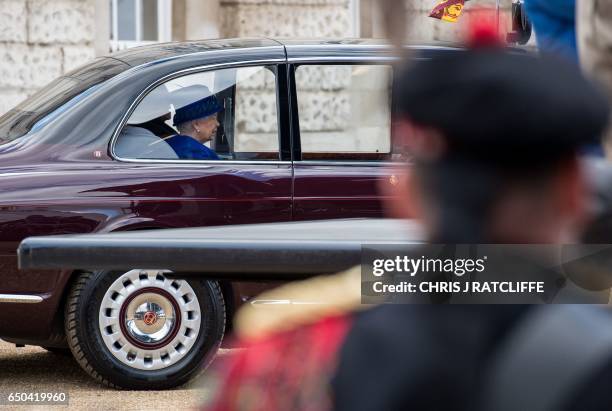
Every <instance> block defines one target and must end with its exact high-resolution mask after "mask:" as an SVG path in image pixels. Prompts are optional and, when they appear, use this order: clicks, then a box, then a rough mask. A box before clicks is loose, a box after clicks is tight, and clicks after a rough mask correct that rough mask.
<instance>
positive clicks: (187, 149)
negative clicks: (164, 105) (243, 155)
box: [165, 86, 223, 160]
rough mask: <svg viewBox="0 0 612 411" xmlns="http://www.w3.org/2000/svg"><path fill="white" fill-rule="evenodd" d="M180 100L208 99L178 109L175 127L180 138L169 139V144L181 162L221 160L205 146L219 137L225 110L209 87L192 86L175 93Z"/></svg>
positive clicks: (167, 139)
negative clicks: (188, 96)
mask: <svg viewBox="0 0 612 411" xmlns="http://www.w3.org/2000/svg"><path fill="white" fill-rule="evenodd" d="M175 93H176V94H177V96H178V97H183V99H184V96H185V95H194V94H197V95H198V96H203V95H204V96H206V97H204V98H200V99H198V100H195V101H194V100H191V101H192V102H191V103H189V104H187V105H184V106H182V107H180V108H177V109H176V112H175V114H174V126H175V127H176V128H177V129H178V132H179V134H177V135H174V136H171V137H168V138H166V139H165V140H166V142H167V143H168V144H170V146H171V147H172V148H173V149H174V151H175V152H176V154H177V155H178V157H179V158H181V159H189V160H218V159H219V157H218V156H217V153H215V151H214V150H212V149H210V148H208V147H206V146H205V145H204V144H205V143H207V142H209V141H210V140H212V138H213V137H214V136H215V134H216V133H217V128H218V127H219V122H218V121H217V113H219V112H220V111H221V110H223V107H222V106H221V104H220V103H219V101H218V100H217V97H216V96H215V95H214V94H211V93H210V90H209V89H208V87H206V86H189V87H185V88H184V89H180V90H177V91H176V92H175Z"/></svg>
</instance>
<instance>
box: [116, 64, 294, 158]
mask: <svg viewBox="0 0 612 411" xmlns="http://www.w3.org/2000/svg"><path fill="white" fill-rule="evenodd" d="M285 62H286V60H285V59H282V58H281V59H266V60H251V61H239V62H231V63H218V64H206V65H203V66H197V67H190V68H187V69H183V70H179V71H176V72H174V73H171V74H168V75H166V76H164V77H162V78H160V79H158V80H157V81H155V82H154V83H152V84H150V85H149V86H148V87H147V88H145V89H144V90H143V91H142V92H140V94H139V95H138V97H136V99H135V100H134V101H133V102H132V104H130V107H129V108H128V109H127V111H126V112H125V114H124V115H123V117H121V121H119V125H118V126H117V127H116V128H115V131H114V132H113V136H112V137H111V140H110V143H109V154H110V157H111V158H112V159H114V160H117V161H121V162H125V163H131V162H136V163H143V162H144V163H153V162H155V163H157V162H164V163H167V162H170V163H179V164H181V163H185V162H186V161H185V160H180V159H178V160H148V159H129V158H123V157H119V156H118V155H116V154H115V143H116V141H117V138H119V134H120V132H121V129H123V127H124V126H125V124H126V123H127V120H128V119H129V116H130V115H131V114H132V113H133V112H134V109H135V108H136V106H137V105H138V104H139V103H140V102H141V101H142V100H143V99H144V98H145V96H146V95H147V94H148V93H149V92H150V91H151V90H153V89H154V88H155V87H157V86H159V85H160V84H163V83H165V82H167V81H170V80H172V79H175V78H177V77H181V76H183V75H187V74H193V73H199V72H204V71H211V70H218V69H225V68H232V67H250V66H260V65H269V64H280V63H285ZM139 67H142V66H139ZM187 161H189V160H187ZM205 161H207V160H195V161H194V162H195V163H196V164H203V163H204V162H205ZM211 161H212V162H216V163H217V164H218V163H219V161H218V160H211ZM222 161H223V163H224V164H227V163H229V161H224V160H222ZM270 163H272V162H268V161H265V162H264V164H270ZM204 164H205V163H204ZM246 164H256V163H253V162H246Z"/></svg>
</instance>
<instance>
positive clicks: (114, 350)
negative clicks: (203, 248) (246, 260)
mask: <svg viewBox="0 0 612 411" xmlns="http://www.w3.org/2000/svg"><path fill="white" fill-rule="evenodd" d="M65 329H66V338H67V340H68V345H69V347H70V350H71V351H72V353H73V355H74V357H75V358H76V359H77V361H78V362H79V364H80V365H81V367H83V369H84V370H85V371H86V372H87V373H89V374H90V375H91V376H92V377H94V378H95V379H96V380H98V381H100V382H101V383H103V384H105V385H108V386H111V387H115V388H122V389H137V390H159V389H167V388H172V387H176V386H179V385H182V384H184V383H186V382H187V381H189V380H190V379H191V378H193V377H194V376H195V375H197V374H198V373H199V372H200V371H202V370H204V369H205V368H206V366H208V364H209V363H210V361H211V360H212V359H213V357H214V355H215V354H216V352H217V350H218V348H219V345H220V344H221V340H222V338H223V333H224V329H225V304H224V301H223V295H222V294H221V288H220V287H219V284H218V283H217V282H215V281H203V280H173V279H169V278H166V277H165V276H164V272H163V271H154V270H130V271H127V272H104V271H100V272H94V273H83V274H80V275H79V276H78V277H77V279H76V280H75V282H74V283H73V285H72V288H71V290H70V294H69V296H68V300H67V303H66V315H65Z"/></svg>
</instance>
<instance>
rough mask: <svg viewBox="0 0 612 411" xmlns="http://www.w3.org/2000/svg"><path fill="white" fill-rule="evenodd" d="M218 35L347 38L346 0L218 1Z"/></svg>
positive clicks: (350, 30) (348, 12) (350, 33)
mask: <svg viewBox="0 0 612 411" xmlns="http://www.w3.org/2000/svg"><path fill="white" fill-rule="evenodd" d="M220 3H221V10H220V14H221V36H222V37H254V36H257V37H260V36H261V37H350V36H354V28H353V22H352V15H351V9H350V2H349V0H221V2H220Z"/></svg>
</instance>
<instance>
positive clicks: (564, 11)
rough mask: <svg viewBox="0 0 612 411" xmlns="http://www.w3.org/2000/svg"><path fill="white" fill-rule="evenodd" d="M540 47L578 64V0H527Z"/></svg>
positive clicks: (526, 3) (526, 5)
mask: <svg viewBox="0 0 612 411" xmlns="http://www.w3.org/2000/svg"><path fill="white" fill-rule="evenodd" d="M525 8H526V10H527V15H528V16H529V18H530V19H531V21H532V23H533V28H534V30H535V32H536V37H537V40H538V47H539V48H540V50H541V51H543V52H545V53H554V54H558V55H562V56H565V57H568V58H570V59H571V60H572V61H575V62H578V53H577V51H576V0H525Z"/></svg>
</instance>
